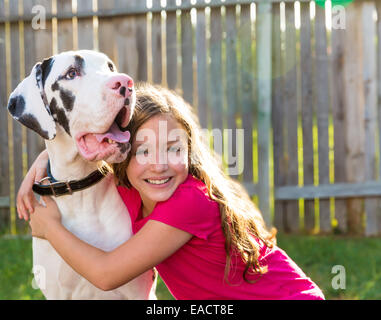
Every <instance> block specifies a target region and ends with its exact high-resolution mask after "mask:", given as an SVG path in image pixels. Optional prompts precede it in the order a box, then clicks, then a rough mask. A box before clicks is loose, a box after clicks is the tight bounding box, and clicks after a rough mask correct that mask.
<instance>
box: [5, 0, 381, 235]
mask: <svg viewBox="0 0 381 320" xmlns="http://www.w3.org/2000/svg"><path fill="white" fill-rule="evenodd" d="M320 2H321V1H320ZM380 8H381V6H380V2H378V1H360V2H359V1H356V2H355V3H352V4H349V5H348V6H346V7H345V8H344V7H341V8H332V6H331V3H330V2H328V3H326V6H325V8H324V7H322V6H321V4H320V5H318V4H315V3H314V2H310V1H305V0H303V1H299V2H297V3H295V2H294V1H284V2H280V1H276V0H258V1H249V0H236V1H233V0H225V1H219V0H210V1H200V0H197V1H190V0H182V1H175V0H167V1H159V0H152V1H147V3H146V1H144V0H143V1H142V0H107V1H101V0H98V1H97V0H34V1H32V0H24V1H23V0H0V70H1V72H0V105H1V106H2V108H1V113H0V129H1V130H0V139H1V143H0V177H1V182H0V227H2V229H4V230H5V231H6V232H11V233H16V232H18V230H21V229H24V228H25V224H24V223H23V222H21V221H17V220H18V219H16V209H15V195H16V191H17V189H18V187H19V185H20V182H21V180H22V177H23V175H24V174H25V173H26V170H27V168H28V166H29V165H30V164H31V162H33V160H34V159H35V157H36V155H37V154H38V153H39V152H40V150H42V148H43V147H44V144H43V141H42V140H41V139H40V138H39V137H38V136H37V135H36V134H34V133H33V132H31V131H29V130H28V131H27V130H26V129H25V128H24V127H22V126H21V125H20V124H18V123H16V122H15V121H13V120H12V119H11V117H10V116H9V115H8V114H7V111H6V109H5V106H6V103H7V98H8V96H9V94H10V92H11V91H12V90H13V88H14V87H15V86H16V85H17V84H18V83H19V81H20V80H22V79H23V78H24V77H25V76H26V75H28V73H29V72H30V70H31V68H32V66H33V65H34V63H35V62H37V61H40V60H41V59H43V58H45V57H48V56H51V55H52V54H56V53H58V52H61V51H66V50H71V49H95V50H99V51H102V52H105V53H106V54H108V55H109V56H110V57H111V58H112V59H113V60H114V61H115V62H116V64H117V65H118V67H119V70H120V71H121V72H126V73H128V74H129V75H131V76H132V77H133V78H134V79H135V80H142V81H150V82H154V83H160V84H162V85H164V86H168V87H169V88H172V89H175V90H177V91H179V92H181V93H182V95H183V96H184V98H185V99H186V100H187V101H189V102H190V103H191V104H192V105H194V107H195V109H196V110H197V112H198V115H199V117H200V122H201V125H202V126H203V127H204V128H208V129H209V131H210V132H211V133H213V136H214V142H216V141H217V140H218V139H217V138H216V135H218V134H220V138H221V139H222V140H223V146H224V148H223V149H222V151H223V152H222V153H223V154H224V159H225V164H226V165H227V167H228V170H230V171H229V172H230V173H231V174H232V175H233V176H234V177H235V178H237V179H238V180H240V181H241V182H242V183H244V184H245V186H246V187H247V189H248V191H249V192H250V193H251V194H252V195H255V196H256V200H257V201H258V202H259V207H260V209H261V211H262V213H263V215H264V218H265V220H266V222H267V223H268V224H273V225H275V226H276V227H277V228H278V229H279V230H282V231H289V232H300V231H307V232H317V231H319V232H322V233H327V232H333V231H340V232H343V233H345V232H348V231H349V232H351V233H358V234H366V235H378V234H380V233H381V204H380V198H379V197H380V195H381V182H380V171H381V170H380V166H381V163H380V157H379V153H380V149H381V148H380V144H381V139H380V134H379V133H380V129H381V111H379V106H380V105H381V104H380V102H381V100H380V98H381V85H380V84H381V79H380V77H381V63H379V60H380V59H379V58H380V57H381V41H378V39H379V38H380V36H381V19H378V18H377V17H380V14H381V11H380V10H381V9H380ZM339 9H340V10H341V9H344V10H341V11H340V10H339ZM331 16H332V17H333V19H332V20H331ZM36 17H39V18H45V19H46V20H45V25H43V24H42V23H43V21H42V20H41V19H36ZM327 17H328V19H327ZM339 18H340V19H339ZM333 20H335V21H336V23H338V25H335V26H334V25H333V24H332V22H333ZM343 24H344V25H343ZM343 26H344V28H343V29H341V28H342V27H343ZM40 27H41V28H40ZM212 129H213V130H212ZM216 129H218V130H216ZM223 129H230V130H231V131H227V130H225V131H223ZM242 132H243V135H240V134H239V133H242ZM239 138H242V139H239ZM214 146H216V145H215V144H214ZM229 165H230V166H229ZM237 168H238V170H237Z"/></svg>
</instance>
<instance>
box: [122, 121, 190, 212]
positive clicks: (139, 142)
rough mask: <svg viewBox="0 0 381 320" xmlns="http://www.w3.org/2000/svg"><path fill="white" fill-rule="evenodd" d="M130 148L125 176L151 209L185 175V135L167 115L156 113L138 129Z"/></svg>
mask: <svg viewBox="0 0 381 320" xmlns="http://www.w3.org/2000/svg"><path fill="white" fill-rule="evenodd" d="M131 152H132V154H131V159H130V162H129V164H128V166H127V176H128V180H129V181H130V183H131V185H132V186H133V187H134V188H135V189H136V190H137V191H138V192H139V194H140V197H141V198H142V202H143V208H145V209H146V210H148V212H149V213H150V212H151V211H152V210H153V209H154V207H155V204H156V202H158V201H165V200H168V199H169V198H170V197H171V196H172V194H173V192H174V191H175V190H176V189H177V187H178V186H179V185H180V184H181V183H183V182H184V181H185V179H186V178H187V176H188V135H187V134H186V131H185V129H184V128H183V127H182V125H181V124H180V123H179V122H178V121H176V120H175V119H174V118H173V117H171V116H170V115H166V114H164V115H157V116H154V117H152V118H150V119H149V120H147V121H146V122H145V123H144V124H143V125H142V126H141V127H140V128H139V129H138V131H137V132H136V135H135V138H134V141H132V148H131Z"/></svg>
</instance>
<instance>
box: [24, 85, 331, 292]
mask: <svg viewBox="0 0 381 320" xmlns="http://www.w3.org/2000/svg"><path fill="white" fill-rule="evenodd" d="M129 130H130V132H131V142H132V149H131V151H130V153H129V155H128V157H127V159H126V161H124V162H123V163H120V164H113V165H112V168H113V171H114V174H115V177H116V180H117V183H118V184H119V187H118V191H119V193H120V196H121V197H122V199H123V200H124V202H125V205H126V206H127V208H128V211H129V213H130V216H131V221H132V226H133V232H134V236H133V237H132V238H131V239H129V240H128V241H127V242H125V243H124V244H122V245H121V246H120V247H118V248H116V249H115V250H113V251H111V252H104V251H102V250H100V249H98V248H95V247H92V246H90V245H89V244H87V243H85V242H83V241H82V240H80V239H78V238H76V237H75V236H74V235H73V234H71V233H70V232H69V231H67V230H66V229H65V228H64V227H63V225H62V224H61V216H60V213H59V210H58V208H57V206H56V205H55V202H54V201H53V200H52V199H49V198H47V197H44V201H45V203H46V207H44V206H42V205H39V204H36V203H35V204H34V205H35V208H34V212H33V214H32V215H31V222H30V225H31V228H32V234H33V235H34V236H37V237H41V238H45V239H47V240H48V241H49V242H50V243H51V244H52V246H53V247H54V248H55V249H56V250H57V252H58V253H59V254H60V255H61V256H62V258H63V259H64V260H65V261H66V262H67V263H68V264H69V265H70V266H72V268H73V269H74V270H75V271H77V272H78V273H79V274H81V275H82V276H83V277H85V278H86V279H88V280H89V281H90V282H92V283H93V284H94V285H95V286H97V287H98V288H101V289H102V290H111V289H114V288H117V287H119V286H121V285H122V284H124V283H127V282H128V281H130V280H131V279H133V278H134V277H136V276H138V275H140V274H141V273H143V272H145V271H146V270H148V269H150V268H152V267H154V266H156V268H157V270H158V272H159V274H160V276H161V277H162V279H163V280H164V282H165V283H166V285H167V287H168V289H169V290H170V291H171V293H172V295H173V296H174V297H175V298H176V299H324V296H323V294H322V292H321V291H320V289H319V288H318V287H317V286H316V284H315V283H313V282H312V281H311V280H310V279H309V278H308V277H307V276H306V275H305V274H304V273H303V271H302V270H301V269H300V268H299V267H298V266H297V265H296V264H295V263H294V262H293V261H292V260H291V259H290V258H289V257H288V256H287V254H286V253H285V252H284V251H282V250H281V249H280V248H278V247H276V245H275V232H274V231H271V232H270V231H268V230H267V229H266V228H265V225H264V221H263V219H262V217H261V214H260V213H259V212H258V210H257V209H256V207H255V206H254V204H253V203H252V201H251V200H250V197H249V196H248V194H247V193H246V191H245V190H244V189H243V188H242V187H241V185H240V184H239V183H237V182H235V181H233V180H232V179H231V178H229V177H228V176H226V175H225V174H224V172H223V170H222V169H221V168H220V166H219V165H218V162H217V160H216V157H215V155H214V154H212V152H211V151H210V149H209V147H207V145H206V144H205V142H204V141H203V140H202V139H201V136H202V135H201V129H200V126H199V124H198V121H197V119H196V117H195V116H194V114H193V112H192V109H191V107H190V106H189V105H188V104H186V103H185V101H184V100H183V99H182V98H181V97H179V96H177V95H176V94H175V93H174V92H171V91H169V90H167V89H164V88H159V87H154V86H151V85H148V84H141V85H140V86H138V87H137V106H136V109H135V114H134V116H133V119H132V120H131V122H130V125H129ZM145 138H147V139H145ZM45 157H46V156H45ZM43 158H44V155H42V156H41V157H40V159H39V160H38V161H37V163H35V164H34V166H33V168H32V169H31V173H30V175H35V172H36V169H35V167H38V166H39V167H41V164H44V165H45V161H46V159H43ZM30 175H29V179H30ZM33 178H34V176H33ZM32 180H34V179H32ZM23 188H24V191H23V190H21V191H20V193H19V205H18V207H19V209H20V210H21V211H22V212H24V210H25V205H26V204H27V205H28V206H29V207H31V206H30V204H29V203H27V202H28V201H24V200H23V199H27V198H28V196H29V195H30V194H31V192H30V191H29V189H28V191H26V190H25V189H26V188H25V187H23ZM23 188H22V189H23ZM30 209H31V210H33V208H30ZM89 265H90V266H91V268H89V267H88V266H89Z"/></svg>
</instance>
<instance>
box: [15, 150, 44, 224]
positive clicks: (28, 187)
mask: <svg viewBox="0 0 381 320" xmlns="http://www.w3.org/2000/svg"><path fill="white" fill-rule="evenodd" d="M48 159H49V155H48V152H47V151H46V150H44V151H42V152H41V153H40V154H39V156H38V157H37V158H36V160H35V161H34V162H33V164H32V166H31V167H30V169H29V171H28V173H27V174H26V176H25V178H24V180H23V182H22V184H21V186H20V189H19V191H18V192H17V198H16V200H17V201H16V206H17V212H18V216H19V218H20V219H22V218H24V219H25V220H28V219H29V214H30V213H32V212H33V210H34V206H35V205H36V203H37V200H36V198H35V196H34V194H33V191H32V186H33V183H34V182H35V181H39V180H41V179H42V178H44V177H45V176H46V167H47V165H48Z"/></svg>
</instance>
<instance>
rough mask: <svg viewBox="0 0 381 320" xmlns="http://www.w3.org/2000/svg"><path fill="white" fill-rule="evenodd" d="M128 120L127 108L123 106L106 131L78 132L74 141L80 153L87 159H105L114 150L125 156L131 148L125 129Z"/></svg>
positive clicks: (128, 134) (127, 132)
mask: <svg viewBox="0 0 381 320" xmlns="http://www.w3.org/2000/svg"><path fill="white" fill-rule="evenodd" d="M129 120H130V115H129V110H127V108H126V107H123V108H122V109H121V110H120V111H119V113H118V114H117V115H116V117H115V119H114V121H113V122H112V124H111V126H110V128H109V129H108V130H107V131H106V132H104V133H81V134H79V135H78V136H77V139H76V141H77V145H78V149H79V152H80V153H81V155H82V156H83V157H84V158H85V159H86V160H89V161H99V160H107V159H108V158H109V157H110V156H112V155H113V154H115V153H116V152H119V153H122V154H125V156H127V152H128V151H129V150H130V149H131V145H130V143H129V140H130V132H129V131H126V126H127V124H128V122H129ZM125 156H124V157H123V159H121V161H123V160H124V158H125Z"/></svg>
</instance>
